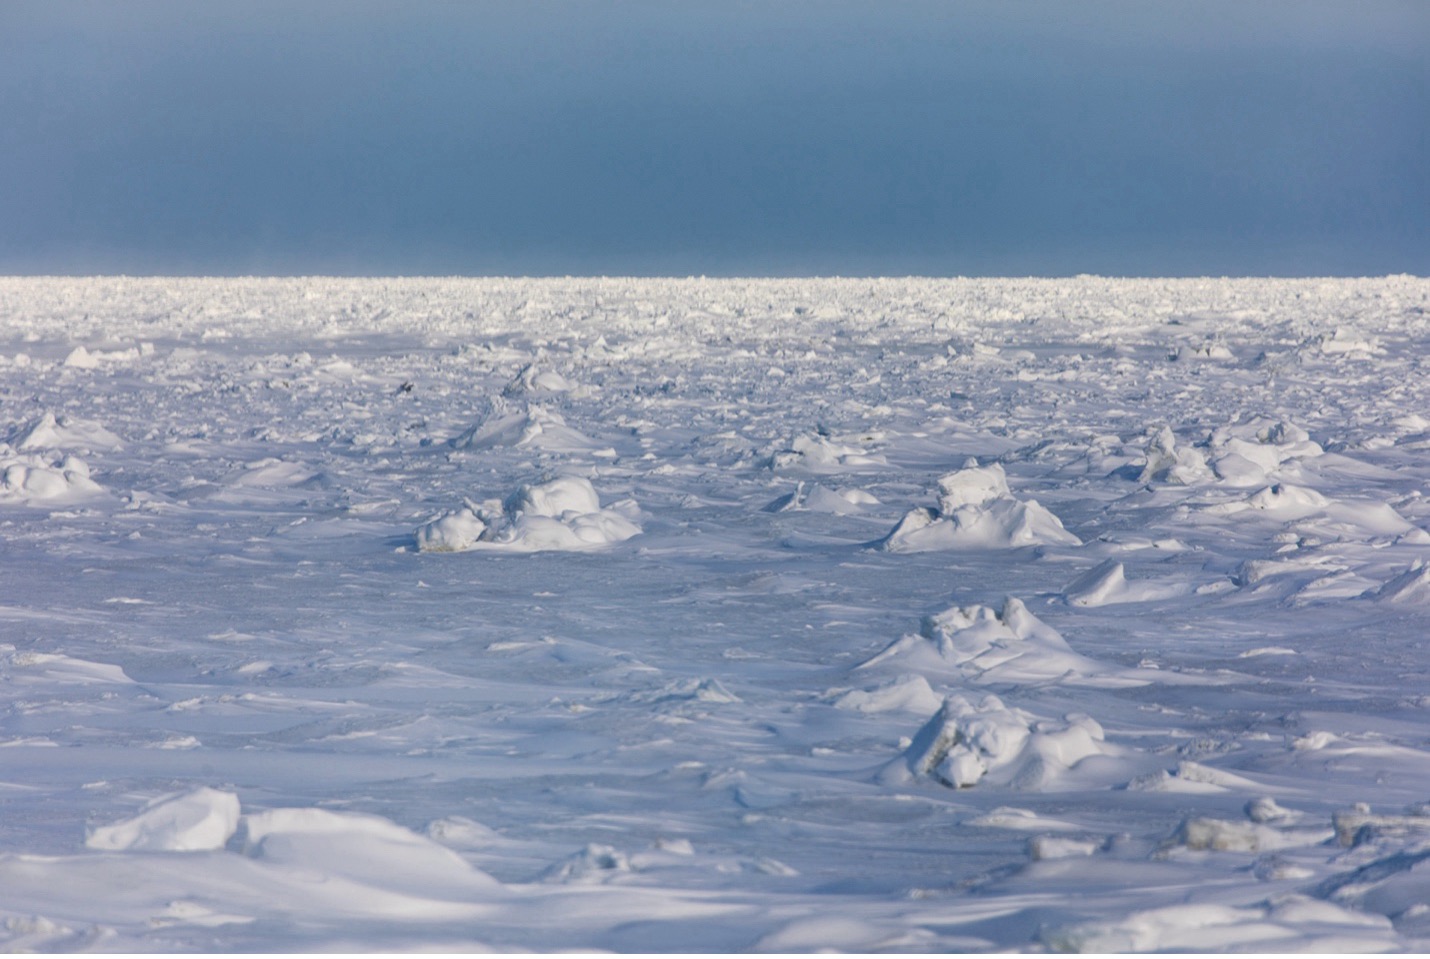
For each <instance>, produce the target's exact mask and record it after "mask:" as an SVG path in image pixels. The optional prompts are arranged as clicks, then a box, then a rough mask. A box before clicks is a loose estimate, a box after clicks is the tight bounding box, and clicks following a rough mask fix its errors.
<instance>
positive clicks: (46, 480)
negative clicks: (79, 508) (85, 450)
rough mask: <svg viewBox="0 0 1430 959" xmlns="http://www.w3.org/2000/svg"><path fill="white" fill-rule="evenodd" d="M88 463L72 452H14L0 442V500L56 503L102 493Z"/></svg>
mask: <svg viewBox="0 0 1430 959" xmlns="http://www.w3.org/2000/svg"><path fill="white" fill-rule="evenodd" d="M104 492H105V490H104V487H103V486H100V485H99V484H98V483H96V482H95V481H94V480H92V479H90V473H89V465H88V464H87V463H85V461H84V460H82V459H80V458H79V457H78V456H74V455H73V454H64V453H59V452H50V453H17V452H16V451H15V450H14V449H13V448H12V447H10V446H8V445H6V444H4V443H0V503H6V502H9V503H23V504H25V505H32V504H40V503H43V504H46V505H58V504H64V503H76V502H81V501H83V500H86V499H89V498H91V497H94V496H101V495H103V494H104Z"/></svg>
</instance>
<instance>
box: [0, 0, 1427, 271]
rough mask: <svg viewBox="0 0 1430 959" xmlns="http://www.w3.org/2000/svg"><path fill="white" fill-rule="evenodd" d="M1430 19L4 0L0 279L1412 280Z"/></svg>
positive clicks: (1174, 7) (778, 4)
mask: <svg viewBox="0 0 1430 959" xmlns="http://www.w3.org/2000/svg"><path fill="white" fill-rule="evenodd" d="M1427 157H1430V3H1427V2H1426V0H1337V2H1325V0H1255V2H1247V0H1215V2H1197V0H1189V2H1170V0H1168V2H1158V0H1066V2H1051V0H1044V2H1019V0H996V2H994V0H990V2H955V0H937V2H935V0H929V2H919V0H909V2H900V0H881V2H875V0H869V2H862V3H852V2H842V0H763V2H717V0H711V2H697V0H690V2H682V0H660V2H656V0H651V2H643V0H630V2H614V0H569V2H547V0H524V2H499V3H498V2H492V3H481V2H435V0H405V2H364V0H306V2H290V0H281V2H267V0H254V2H242V3H239V2H228V0H204V2H190V0H126V2H114V0H92V2H76V0H0V273H117V272H124V273H160V274H243V273H264V274H269V273H271V274H302V273H359V274H527V275H549V274H567V273H572V274H598V273H602V274H646V275H650V274H678V275H684V274H690V273H704V274H711V275H717V274H739V275H789V274H810V275H813V274H821V275H827V274H845V275H866V274H898V275H903V274H929V275H957V274H964V275H975V274H977V275H982V274H987V275H996V274H1002V275H1007V274H1017V275H1025V274H1039V275H1061V274H1070V273H1079V272H1091V273H1103V274H1141V275H1189V274H1239V275H1264V274H1277V275H1306V274H1340V275H1345V274H1384V273H1395V272H1410V273H1418V274H1427V273H1430V159H1427Z"/></svg>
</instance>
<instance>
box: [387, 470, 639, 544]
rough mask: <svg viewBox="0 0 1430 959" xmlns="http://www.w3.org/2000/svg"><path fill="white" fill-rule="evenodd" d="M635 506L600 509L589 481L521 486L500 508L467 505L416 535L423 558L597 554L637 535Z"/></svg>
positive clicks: (564, 479) (578, 479)
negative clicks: (489, 552) (481, 552)
mask: <svg viewBox="0 0 1430 959" xmlns="http://www.w3.org/2000/svg"><path fill="white" fill-rule="evenodd" d="M636 514H637V510H636V507H635V504H634V502H632V501H627V502H625V503H619V504H616V505H615V506H613V507H610V508H606V509H602V508H601V501H600V498H599V497H598V496H597V494H596V490H595V488H594V487H593V486H592V485H591V482H590V480H587V479H584V478H582V477H577V476H568V477H561V478H558V479H554V480H550V481H548V482H545V483H536V484H533V485H529V486H523V487H521V488H520V489H518V490H517V491H516V492H514V493H513V494H512V495H510V496H508V497H507V498H506V500H505V501H504V502H502V503H496V502H495V501H491V502H488V503H486V504H482V505H476V504H472V503H468V505H467V506H466V507H465V508H463V509H460V510H457V511H455V512H451V513H447V514H446V515H444V516H441V517H438V518H437V519H434V520H432V521H431V522H429V523H426V524H424V525H422V526H420V527H418V529H417V530H416V532H415V533H414V536H415V538H416V540H417V548H418V550H420V551H422V552H445V553H452V552H463V551H466V550H472V549H502V550H510V551H513V552H537V551H541V550H567V551H570V550H588V549H599V548H601V547H605V546H611V545H614V544H616V543H620V542H624V541H625V540H628V539H630V538H631V537H632V536H636V535H638V534H639V533H640V531H641V528H640V527H639V526H638V525H636V523H635V522H634V521H633V517H634V516H635V515H636Z"/></svg>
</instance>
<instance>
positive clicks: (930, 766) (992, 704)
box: [880, 696, 1117, 789]
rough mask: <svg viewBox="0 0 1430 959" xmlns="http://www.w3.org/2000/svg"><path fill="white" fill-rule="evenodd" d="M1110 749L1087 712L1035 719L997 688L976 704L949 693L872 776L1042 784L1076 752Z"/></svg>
mask: <svg viewBox="0 0 1430 959" xmlns="http://www.w3.org/2000/svg"><path fill="white" fill-rule="evenodd" d="M1116 754H1117V753H1116V751H1115V750H1113V749H1112V748H1111V747H1109V746H1107V745H1106V744H1105V743H1104V742H1103V732H1102V727H1101V726H1100V725H1098V723H1097V722H1096V721H1095V720H1093V719H1092V718H1091V717H1088V716H1085V715H1082V714H1070V715H1068V716H1067V717H1066V718H1065V719H1064V720H1063V721H1061V722H1058V721H1054V720H1045V719H1037V718H1035V717H1033V716H1032V715H1030V714H1028V713H1026V712H1024V711H1023V710H1021V709H1017V708H1009V707H1007V706H1005V705H1004V704H1003V701H1002V700H1000V699H999V698H998V697H997V696H986V697H984V699H983V700H982V702H980V703H979V704H978V705H977V706H974V705H973V704H971V703H970V702H969V701H968V700H967V699H964V698H963V697H962V696H950V697H948V699H946V700H944V703H943V706H942V707H941V708H940V709H939V711H938V712H937V713H935V714H934V716H933V718H932V719H930V720H929V721H928V722H927V723H925V724H924V726H923V728H921V729H920V730H919V731H918V733H917V734H916V735H915V736H914V738H913V742H912V743H910V745H909V748H908V749H907V750H906V751H905V752H904V754H903V756H901V757H900V758H899V759H896V760H894V762H892V763H890V764H889V765H888V766H887V767H885V769H884V771H883V772H882V773H881V774H880V779H881V780H882V781H883V782H885V783H889V784H902V783H906V782H909V781H910V780H913V779H916V778H921V777H927V778H929V779H933V780H934V781H936V782H940V783H942V784H943V785H945V786H950V787H953V788H955V789H964V788H967V787H969V786H975V785H978V784H979V783H982V782H988V783H991V784H994V785H1002V786H1011V787H1013V788H1015V789H1046V788H1049V787H1052V786H1056V785H1057V782H1058V780H1059V778H1061V777H1062V775H1063V774H1064V773H1066V772H1067V771H1069V770H1071V769H1072V768H1073V767H1075V766H1077V765H1078V764H1079V763H1081V762H1082V761H1083V760H1085V759H1088V758H1090V757H1095V756H1114V755H1116Z"/></svg>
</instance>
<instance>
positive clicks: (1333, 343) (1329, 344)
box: [1311, 327, 1385, 356]
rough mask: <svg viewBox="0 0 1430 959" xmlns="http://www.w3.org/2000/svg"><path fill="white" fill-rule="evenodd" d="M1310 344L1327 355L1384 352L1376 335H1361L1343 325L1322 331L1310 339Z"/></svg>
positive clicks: (1368, 354)
mask: <svg viewBox="0 0 1430 959" xmlns="http://www.w3.org/2000/svg"><path fill="white" fill-rule="evenodd" d="M1311 345H1312V346H1313V347H1314V348H1315V349H1317V350H1319V351H1320V352H1321V353H1324V354H1326V355H1327V356H1347V355H1358V356H1374V355H1376V354H1377V353H1384V352H1385V350H1384V349H1382V348H1381V346H1380V343H1379V341H1378V338H1377V337H1374V336H1362V335H1360V334H1359V333H1356V332H1355V331H1353V330H1348V329H1345V328H1343V327H1338V328H1336V329H1335V330H1332V331H1331V332H1330V333H1322V334H1321V335H1320V336H1318V337H1316V338H1315V339H1314V340H1312V341H1311Z"/></svg>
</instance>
